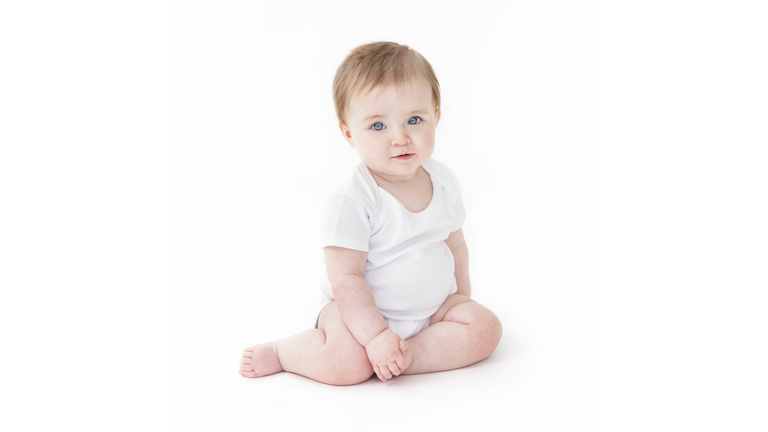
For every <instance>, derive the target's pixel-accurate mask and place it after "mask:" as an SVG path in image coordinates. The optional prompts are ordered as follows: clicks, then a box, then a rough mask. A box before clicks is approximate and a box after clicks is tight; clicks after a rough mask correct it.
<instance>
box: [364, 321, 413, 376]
mask: <svg viewBox="0 0 768 432" xmlns="http://www.w3.org/2000/svg"><path fill="white" fill-rule="evenodd" d="M406 350H408V343H407V342H406V341H404V340H402V339H401V338H400V336H398V335H397V333H395V332H393V331H392V330H389V329H387V330H384V331H383V332H381V333H379V334H378V335H377V336H376V337H374V338H373V339H371V341H370V342H368V345H366V346H365V352H366V353H367V354H368V360H370V361H371V365H373V371H374V372H376V376H378V377H379V379H380V380H382V381H386V380H388V379H390V378H392V375H395V376H396V375H400V371H401V370H402V369H403V368H404V367H405V351H406Z"/></svg>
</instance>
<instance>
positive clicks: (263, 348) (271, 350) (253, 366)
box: [240, 342, 283, 378]
mask: <svg viewBox="0 0 768 432" xmlns="http://www.w3.org/2000/svg"><path fill="white" fill-rule="evenodd" d="M282 370H283V367H282V366H280V360H279V359H278V358H277V347H276V346H275V343H274V342H270V343H265V344H260V345H254V346H252V347H248V348H246V349H245V351H243V358H242V360H241V361H240V375H242V376H244V377H248V378H260V377H263V376H267V375H272V374H274V373H278V372H280V371H282Z"/></svg>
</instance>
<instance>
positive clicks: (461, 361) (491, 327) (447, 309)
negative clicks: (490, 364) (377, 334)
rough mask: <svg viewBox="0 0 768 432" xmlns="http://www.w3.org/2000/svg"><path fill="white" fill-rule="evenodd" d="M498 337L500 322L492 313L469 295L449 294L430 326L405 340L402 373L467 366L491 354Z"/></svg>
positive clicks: (431, 320)
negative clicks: (405, 346)
mask: <svg viewBox="0 0 768 432" xmlns="http://www.w3.org/2000/svg"><path fill="white" fill-rule="evenodd" d="M500 340H501V322H500V321H499V319H498V318H497V317H496V315H495V314H494V313H493V312H491V311H490V310H488V309H487V308H485V307H484V306H482V305H480V304H479V303H477V302H476V301H474V300H472V299H470V298H469V297H466V296H462V295H451V296H448V298H447V299H446V300H445V302H444V303H443V305H442V306H440V308H439V309H438V310H437V312H435V314H434V315H432V317H431V318H430V323H429V327H427V328H426V329H424V331H422V332H421V333H419V334H417V335H416V336H414V337H412V338H410V339H408V351H406V356H405V367H406V369H405V370H403V372H402V374H404V375H407V374H418V373H426V372H437V371H444V370H450V369H458V368H460V367H464V366H469V365H471V364H473V363H477V362H479V361H480V360H484V359H485V358H487V357H488V356H490V355H491V353H493V351H494V350H495V349H496V346H498V344H499V341H500Z"/></svg>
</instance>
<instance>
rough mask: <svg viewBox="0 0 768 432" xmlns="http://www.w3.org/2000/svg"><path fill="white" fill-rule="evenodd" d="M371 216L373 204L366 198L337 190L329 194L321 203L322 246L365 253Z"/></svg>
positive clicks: (369, 235)
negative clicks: (322, 203)
mask: <svg viewBox="0 0 768 432" xmlns="http://www.w3.org/2000/svg"><path fill="white" fill-rule="evenodd" d="M371 216H372V206H371V205H370V203H367V202H366V201H365V200H363V199H359V198H356V197H354V196H351V195H349V194H344V193H340V192H338V191H337V192H336V193H333V194H331V195H329V196H328V197H327V198H326V200H325V203H324V205H323V223H322V231H321V234H320V241H321V243H322V247H326V246H339V247H343V248H347V249H354V250H359V251H363V252H368V243H369V241H370V238H371Z"/></svg>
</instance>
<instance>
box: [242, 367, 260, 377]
mask: <svg viewBox="0 0 768 432" xmlns="http://www.w3.org/2000/svg"><path fill="white" fill-rule="evenodd" d="M240 375H242V376H244V377H246V378H256V372H254V371H245V370H242V369H240Z"/></svg>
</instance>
